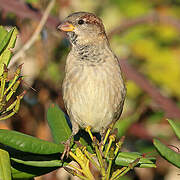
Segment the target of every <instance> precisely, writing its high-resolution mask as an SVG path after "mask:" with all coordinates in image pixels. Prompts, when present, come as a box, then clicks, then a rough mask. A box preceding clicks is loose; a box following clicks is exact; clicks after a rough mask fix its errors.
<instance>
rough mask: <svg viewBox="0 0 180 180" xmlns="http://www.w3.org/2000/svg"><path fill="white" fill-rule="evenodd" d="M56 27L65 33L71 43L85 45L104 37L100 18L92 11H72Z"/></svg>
mask: <svg viewBox="0 0 180 180" xmlns="http://www.w3.org/2000/svg"><path fill="white" fill-rule="evenodd" d="M58 29H59V30H60V31H63V32H66V33H67V35H68V38H69V40H70V42H71V43H72V44H73V45H83V44H84V45H85V44H89V43H93V42H98V41H101V40H102V39H106V34H105V29H104V25H103V23H102V20H101V19H100V18H98V17H97V16H95V15H94V14H92V13H87V12H76V13H73V14H71V15H69V16H68V17H66V18H65V19H64V21H63V22H62V23H61V24H60V25H59V26H58Z"/></svg>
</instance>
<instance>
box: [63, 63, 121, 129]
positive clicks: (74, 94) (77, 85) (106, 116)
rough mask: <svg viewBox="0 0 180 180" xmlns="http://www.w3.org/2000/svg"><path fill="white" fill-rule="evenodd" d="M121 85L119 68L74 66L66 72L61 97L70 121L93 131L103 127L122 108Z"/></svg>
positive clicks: (105, 65)
mask: <svg viewBox="0 0 180 180" xmlns="http://www.w3.org/2000/svg"><path fill="white" fill-rule="evenodd" d="M123 91H124V84H123V81H122V77H121V73H120V69H119V67H118V66H117V67H115V66H113V65H110V64H106V63H103V64H101V65H99V66H92V65H78V66H74V67H72V68H71V69H70V70H69V71H67V72H66V75H65V79H64V82H63V99H64V102H65V105H66V108H67V111H68V114H69V116H70V119H71V120H72V121H76V122H77V123H78V124H79V125H80V126H81V127H83V128H85V127H87V126H91V127H92V129H93V131H97V132H99V131H101V130H103V129H104V128H106V127H107V126H108V125H109V124H110V123H111V122H112V121H113V120H114V117H115V114H116V113H118V112H119V113H120V111H121V109H122V107H121V106H122V105H121V104H122V103H123V101H124V99H123V98H124V97H123Z"/></svg>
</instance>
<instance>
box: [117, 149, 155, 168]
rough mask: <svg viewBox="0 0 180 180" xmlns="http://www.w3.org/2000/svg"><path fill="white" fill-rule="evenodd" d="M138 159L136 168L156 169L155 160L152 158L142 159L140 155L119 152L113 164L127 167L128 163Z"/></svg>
mask: <svg viewBox="0 0 180 180" xmlns="http://www.w3.org/2000/svg"><path fill="white" fill-rule="evenodd" d="M138 158H140V161H139V163H138V164H137V166H138V167H141V168H145V167H156V165H155V158H153V157H147V158H146V157H142V154H140V153H137V152H120V153H119V154H118V156H117V157H116V159H115V164H116V165H119V166H128V164H129V163H132V162H133V161H135V160H136V159H138Z"/></svg>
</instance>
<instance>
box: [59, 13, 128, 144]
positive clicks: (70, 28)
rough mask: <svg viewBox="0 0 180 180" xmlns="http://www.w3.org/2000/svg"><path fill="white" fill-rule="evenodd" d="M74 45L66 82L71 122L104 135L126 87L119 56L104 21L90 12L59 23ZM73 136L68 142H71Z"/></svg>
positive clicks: (120, 106)
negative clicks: (109, 40) (113, 47)
mask: <svg viewBox="0 0 180 180" xmlns="http://www.w3.org/2000/svg"><path fill="white" fill-rule="evenodd" d="M58 29H59V30H61V31H63V32H66V34H67V37H68V39H69V41H70V43H71V45H72V48H71V51H70V53H69V55H68V57H67V61H66V67H65V78H64V81H63V85H62V89H63V100H64V104H65V107H66V109H67V113H68V115H69V117H70V121H71V123H72V135H71V137H70V139H71V138H72V137H73V136H74V135H75V134H76V133H77V132H78V131H79V127H81V128H86V127H88V126H90V127H91V130H92V131H93V132H100V134H101V135H102V134H103V133H104V132H105V130H106V129H107V127H108V126H109V125H110V124H111V123H115V122H116V121H117V120H118V119H119V117H120V115H121V112H122V109H123V104H124V99H125V95H126V88H125V85H124V81H123V78H122V75H121V69H120V66H119V63H118V59H117V57H116V56H115V55H114V53H113V52H112V50H111V48H110V45H109V42H108V39H107V36H106V33H105V29H104V25H103V23H102V20H101V19H100V18H98V17H97V16H96V15H94V14H92V13H88V12H76V13H73V14H71V15H69V16H68V17H66V18H65V20H64V21H63V22H62V23H61V24H60V25H59V26H58ZM70 139H69V140H68V141H67V143H66V145H67V144H68V145H69V144H70Z"/></svg>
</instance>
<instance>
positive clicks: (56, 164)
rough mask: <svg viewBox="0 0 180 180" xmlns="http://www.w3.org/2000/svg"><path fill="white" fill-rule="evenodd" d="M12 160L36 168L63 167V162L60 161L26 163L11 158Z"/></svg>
mask: <svg viewBox="0 0 180 180" xmlns="http://www.w3.org/2000/svg"><path fill="white" fill-rule="evenodd" d="M11 160H13V161H15V162H17V163H20V164H24V165H28V166H34V167H60V166H62V162H61V161H60V160H50V161H31V160H29V161H25V160H21V159H16V158H11Z"/></svg>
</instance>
